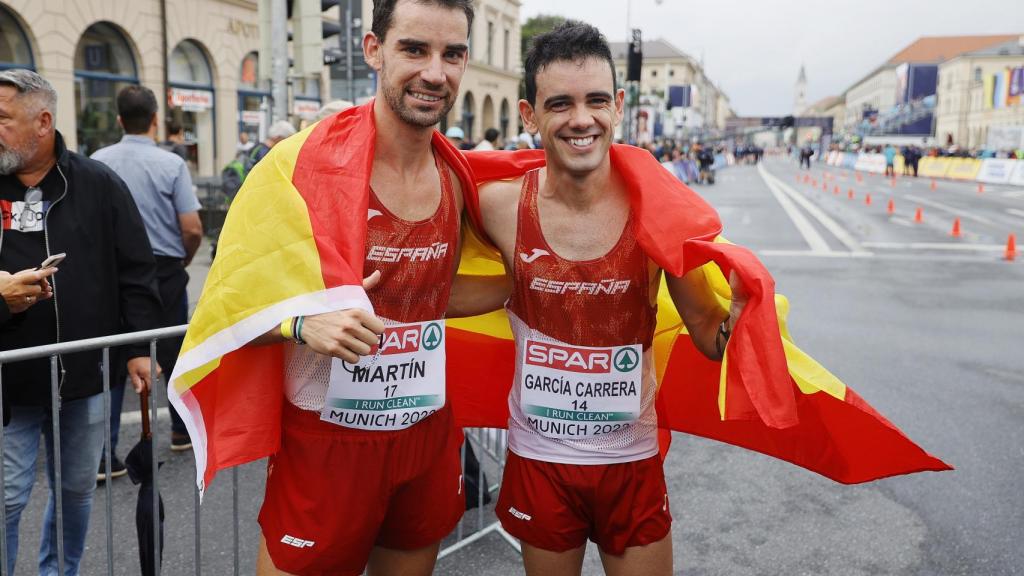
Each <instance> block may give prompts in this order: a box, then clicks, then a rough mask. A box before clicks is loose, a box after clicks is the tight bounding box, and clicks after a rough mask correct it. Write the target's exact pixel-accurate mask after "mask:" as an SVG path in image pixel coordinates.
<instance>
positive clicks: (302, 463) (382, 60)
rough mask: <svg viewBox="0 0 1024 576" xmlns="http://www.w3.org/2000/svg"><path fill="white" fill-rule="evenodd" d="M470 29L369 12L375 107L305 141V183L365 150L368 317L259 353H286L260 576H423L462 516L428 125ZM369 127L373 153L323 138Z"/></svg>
mask: <svg viewBox="0 0 1024 576" xmlns="http://www.w3.org/2000/svg"><path fill="white" fill-rule="evenodd" d="M472 19H473V6H472V2H471V1H470V0H397V1H396V0H377V1H375V2H374V10H373V28H372V31H371V32H369V33H367V35H366V36H365V37H364V38H363V50H364V54H365V56H366V60H367V62H368V63H369V64H370V66H372V67H373V68H374V70H376V71H377V73H378V74H379V84H378V87H377V98H376V100H375V102H374V103H372V104H368V105H365V106H363V107H360V108H357V109H353V110H351V111H346V112H344V113H342V116H338V117H332V118H328V119H326V120H324V121H323V123H324V126H319V127H317V128H314V129H313V130H314V131H313V133H312V135H310V136H309V139H310V140H312V139H318V140H317V141H318V142H321V144H320V145H319V146H320V147H329V148H330V149H331V150H332V152H331V153H330V154H326V155H324V156H323V159H322V161H321V162H320V163H318V164H316V165H307V167H306V170H307V172H308V171H310V170H312V171H316V172H325V173H329V172H331V171H335V172H337V171H338V170H339V169H338V168H336V164H335V162H339V163H340V162H343V161H344V159H345V158H346V157H351V156H352V155H353V154H357V153H358V152H357V151H356V150H357V148H362V147H366V146H372V147H373V156H372V168H371V171H370V177H369V206H368V209H367V212H366V240H365V246H364V251H363V252H362V260H363V262H364V265H363V275H364V276H366V277H367V281H366V282H365V283H364V287H365V288H367V289H368V294H369V299H370V302H371V303H372V305H373V312H374V313H373V314H371V313H369V312H368V311H366V310H363V309H361V308H349V309H344V310H340V311H336V312H329V313H326V314H318V315H310V316H299V317H295V318H287V319H286V320H285V321H284V322H283V323H282V324H281V326H280V329H275V330H271V331H270V332H269V333H267V334H265V335H264V336H263V337H261V338H260V339H259V340H258V341H257V343H259V344H267V343H273V342H281V341H285V340H291V341H293V342H288V343H286V344H285V346H286V350H285V356H284V366H285V377H284V390H285V396H286V402H285V403H284V408H283V412H284V413H283V421H282V434H281V447H280V450H279V451H278V452H277V453H276V454H275V455H274V456H272V457H271V459H270V463H269V466H268V473H267V489H266V498H265V501H264V504H263V509H262V510H261V511H260V518H259V520H260V525H261V527H262V529H263V538H264V539H263V540H262V541H261V546H260V557H259V564H258V570H259V572H260V573H261V574H276V573H278V572H277V571H278V570H281V571H284V572H286V573H292V574H302V575H313V574H332V575H335V574H362V573H363V570H364V569H367V570H368V573H369V574H371V575H375V574H410V575H418V574H429V573H431V572H432V570H433V566H434V562H435V559H436V557H437V551H438V546H439V543H440V541H441V539H442V538H443V537H444V536H445V535H446V534H448V533H449V532H450V531H451V530H452V528H453V527H454V526H455V524H456V523H457V522H458V519H459V518H460V517H461V515H462V510H463V505H464V497H463V496H462V492H461V490H462V485H461V482H462V476H461V466H460V463H459V460H458V454H459V453H458V442H459V440H460V436H459V434H458V432H457V431H456V430H455V428H454V426H453V420H452V414H451V408H450V405H449V404H448V403H447V402H446V401H445V394H444V392H445V378H444V368H445V362H444V347H443V346H442V343H443V338H444V320H443V318H444V313H445V308H446V306H447V302H448V294H449V290H450V287H451V283H452V278H453V276H454V273H455V263H456V258H457V254H458V250H457V244H458V241H459V229H460V227H459V215H460V213H461V210H462V192H461V190H462V186H465V185H466V184H467V182H462V183H461V184H460V182H459V180H458V178H456V177H455V175H454V174H453V171H452V169H451V166H450V165H449V164H450V162H449V160H450V159H451V158H452V157H453V156H454V155H455V154H456V152H455V151H454V149H450V147H449V148H445V149H443V150H442V149H440V148H439V146H447V145H446V144H439V142H438V141H437V140H436V139H435V138H434V136H435V130H434V127H435V125H436V124H437V123H438V122H439V121H440V119H441V118H443V117H444V116H445V115H446V114H447V113H448V111H449V110H450V109H451V107H452V103H453V102H454V101H455V98H456V96H457V94H458V90H459V82H460V81H461V78H462V74H463V72H464V71H465V66H466V57H467V56H466V54H467V50H468V47H467V38H468V36H469V30H470V25H471V23H472ZM368 115H372V120H371V119H369V118H367V116H368ZM371 121H372V123H373V125H374V126H375V131H376V132H375V133H376V138H375V139H373V141H370V142H367V141H365V140H359V139H357V138H342V137H340V136H337V135H338V134H341V133H342V131H343V130H346V129H347V128H346V126H351V125H352V123H356V124H359V123H361V122H371ZM308 142H309V140H307V144H306V146H307V147H309V148H310V149H313V148H316V146H310V145H309V144H308ZM286 143H287V141H286ZM285 148H287V145H286V146H285ZM275 152H277V148H275V150H274V151H273V152H272V153H271V156H269V157H268V159H267V160H269V161H273V160H274V153H275ZM303 153H304V151H303V152H302V153H300V155H299V159H300V161H301V160H302V158H303V157H302V154H303ZM446 158H447V160H446ZM267 160H265V161H267ZM296 170H298V168H297V169H296ZM297 177H305V175H298V176H297ZM356 180H358V179H357V178H355V177H353V178H352V182H346V184H347V185H348V186H351V187H357V186H360V183H358V182H357V181H356ZM468 184H469V185H472V183H471V182H470V183H468ZM306 189H307V190H315V192H311V194H319V195H329V194H335V193H336V190H334V189H331V187H330V186H323V185H320V186H317V185H316V184H314V185H313V186H312V187H308V188H306ZM245 192H246V191H245V189H244V188H243V190H242V194H243V195H244V194H245ZM311 198H315V196H311ZM318 203H319V204H321V205H323V206H326V205H328V204H329V203H330V199H329V198H326V197H323V198H319V199H317V200H316V202H314V203H313V204H314V205H315V204H318ZM320 210H321V212H323V216H324V217H325V218H328V219H329V218H330V216H331V214H330V210H329V209H327V208H321V209H320ZM303 344H305V345H303ZM411 350H416V351H419V352H420V353H419V354H416V355H415V356H413V355H412V354H410V353H409V352H410V351H411ZM371 354H372V355H371ZM367 355H371V356H369V357H366V358H362V359H361V357H364V356H367Z"/></svg>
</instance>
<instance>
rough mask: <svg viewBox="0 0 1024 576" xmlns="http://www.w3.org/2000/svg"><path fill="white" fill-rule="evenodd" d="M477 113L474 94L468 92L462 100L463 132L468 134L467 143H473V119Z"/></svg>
mask: <svg viewBox="0 0 1024 576" xmlns="http://www.w3.org/2000/svg"><path fill="white" fill-rule="evenodd" d="M474 118H476V113H475V112H473V93H472V92H466V95H465V97H463V99H462V130H463V132H465V133H466V142H473V119H474Z"/></svg>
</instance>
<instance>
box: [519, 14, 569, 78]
mask: <svg viewBox="0 0 1024 576" xmlns="http://www.w3.org/2000/svg"><path fill="white" fill-rule="evenodd" d="M562 22H565V16H557V15H554V14H538V15H536V16H532V17H530V18H528V19H527V20H526V22H523V26H522V28H520V40H519V56H520V60H521V61H522V62H523V64H526V51H527V50H529V49H530V43H531V42H533V39H534V38H535V37H536V36H539V35H541V34H543V33H545V32H550V31H552V30H554V29H555V27H556V26H558V25H559V24H561V23H562ZM519 97H520V98H526V82H525V81H524V80H520V81H519Z"/></svg>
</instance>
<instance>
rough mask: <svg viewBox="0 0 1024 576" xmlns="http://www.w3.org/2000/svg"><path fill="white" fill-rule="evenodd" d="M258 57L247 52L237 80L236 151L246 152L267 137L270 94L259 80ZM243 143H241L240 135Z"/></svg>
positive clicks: (254, 53)
mask: <svg viewBox="0 0 1024 576" xmlns="http://www.w3.org/2000/svg"><path fill="white" fill-rule="evenodd" d="M259 69H260V57H259V54H257V53H256V52H249V53H248V54H246V55H245V58H243V59H242V68H241V70H240V72H239V79H238V137H239V141H238V151H239V152H248V151H249V150H251V149H252V147H253V146H255V145H256V144H257V143H258V142H261V141H263V140H264V139H265V138H266V137H267V128H268V121H269V119H270V92H269V91H268V90H267V89H266V87H265V86H264V85H263V83H261V82H260V80H259ZM243 133H244V134H245V140H246V141H245V142H242V134H243Z"/></svg>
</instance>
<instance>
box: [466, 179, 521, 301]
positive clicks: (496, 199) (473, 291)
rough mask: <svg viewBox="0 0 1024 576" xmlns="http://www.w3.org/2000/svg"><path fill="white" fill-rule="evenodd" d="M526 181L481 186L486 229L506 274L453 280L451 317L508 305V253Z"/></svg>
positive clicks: (512, 243) (509, 252)
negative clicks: (520, 193) (520, 197)
mask: <svg viewBox="0 0 1024 576" xmlns="http://www.w3.org/2000/svg"><path fill="white" fill-rule="evenodd" d="M522 185H523V181H522V179H518V180H503V181H498V182H489V183H487V184H484V185H483V186H480V190H479V194H480V212H481V216H482V220H483V227H484V230H483V232H484V233H485V234H487V236H488V237H489V238H490V240H491V242H493V243H494V244H495V246H496V247H497V248H498V251H499V252H501V256H502V262H503V263H504V264H505V271H506V274H505V275H504V276H468V275H463V274H460V275H458V276H456V277H455V281H454V282H453V283H452V294H451V298H450V299H449V301H448V313H447V316H448V317H449V318H458V317H462V316H475V315H477V314H485V313H487V312H491V311H494V310H497V309H499V308H501V307H502V306H504V305H505V301H506V300H508V297H509V295H511V293H512V278H511V275H510V274H509V273H508V270H509V262H510V260H509V254H511V253H512V251H513V249H514V248H515V242H516V220H517V217H518V205H519V191H520V190H521V189H522Z"/></svg>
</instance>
